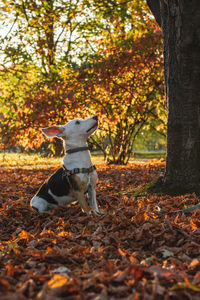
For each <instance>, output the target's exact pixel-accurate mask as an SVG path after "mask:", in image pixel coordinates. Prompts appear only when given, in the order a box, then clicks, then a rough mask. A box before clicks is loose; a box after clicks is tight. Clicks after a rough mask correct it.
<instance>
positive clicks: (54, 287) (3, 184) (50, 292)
mask: <svg viewBox="0 0 200 300" xmlns="http://www.w3.org/2000/svg"><path fill="white" fill-rule="evenodd" d="M97 169H98V175H99V183H98V186H97V199H98V202H99V205H100V207H101V208H102V209H104V211H105V212H106V215H105V216H100V217H99V216H86V215H85V214H84V213H83V212H82V211H81V209H80V207H79V205H78V204H72V205H70V206H68V207H67V208H66V209H64V208H57V209H55V210H53V211H51V212H49V213H45V214H42V215H39V214H38V213H36V212H34V211H32V210H31V209H30V208H29V201H30V198H31V197H32V196H33V194H34V193H35V191H36V190H37V188H38V187H39V186H40V184H41V183H42V182H43V180H44V179H45V178H47V176H49V175H50V174H51V173H52V172H53V171H54V170H55V168H51V169H47V168H46V169H40V170H38V169H37V170H33V169H7V168H2V169H1V170H0V209H1V211H0V213H1V218H0V240H1V243H0V299H1V300H10V299H11V300H25V299H38V300H61V299H95V300H97V299H99V300H106V299H144V300H146V299H156V300H159V299H183V300H184V299H192V300H197V299H200V218H199V217H200V209H196V210H194V211H193V212H189V213H187V214H186V213H181V214H162V213H160V212H159V208H160V209H165V210H166V211H176V210H182V209H185V208H187V207H188V206H191V205H195V204H197V203H198V202H199V199H198V197H197V196H196V195H195V194H188V195H184V196H180V197H170V196H157V195H155V194H151V195H147V194H142V195H140V196H139V197H134V196H132V193H131V190H132V189H133V188H136V187H142V186H143V185H145V184H146V183H148V182H151V181H152V180H153V179H155V178H157V177H158V176H159V175H160V174H161V173H162V172H163V169H164V162H160V161H151V162H146V163H142V164H136V163H132V164H129V165H127V166H125V167H122V166H106V165H104V164H101V165H97Z"/></svg>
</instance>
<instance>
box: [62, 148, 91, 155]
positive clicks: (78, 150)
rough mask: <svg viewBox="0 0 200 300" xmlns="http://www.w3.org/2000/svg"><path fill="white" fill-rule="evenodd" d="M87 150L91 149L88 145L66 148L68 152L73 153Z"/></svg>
mask: <svg viewBox="0 0 200 300" xmlns="http://www.w3.org/2000/svg"><path fill="white" fill-rule="evenodd" d="M86 150H89V148H88V147H78V148H74V149H69V150H66V153H67V154H71V153H75V152H80V151H86Z"/></svg>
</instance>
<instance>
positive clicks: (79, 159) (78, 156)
mask: <svg viewBox="0 0 200 300" xmlns="http://www.w3.org/2000/svg"><path fill="white" fill-rule="evenodd" d="M87 146H88V145H87V142H86V141H79V142H78V143H77V141H76V143H73V142H70V143H69V141H67V142H66V143H65V147H64V148H65V151H67V150H71V149H75V148H79V147H87ZM63 164H64V166H65V167H66V168H67V169H68V170H72V169H75V168H89V167H91V166H92V161H91V156H90V151H89V150H84V151H79V152H75V153H71V154H66V155H65V156H64V158H63Z"/></svg>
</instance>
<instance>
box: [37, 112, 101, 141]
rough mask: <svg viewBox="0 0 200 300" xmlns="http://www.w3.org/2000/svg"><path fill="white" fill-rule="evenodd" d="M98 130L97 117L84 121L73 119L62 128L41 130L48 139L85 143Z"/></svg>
mask: <svg viewBox="0 0 200 300" xmlns="http://www.w3.org/2000/svg"><path fill="white" fill-rule="evenodd" d="M97 128H98V117H97V116H94V117H92V118H88V119H86V120H82V119H74V120H72V121H70V122H68V123H67V124H65V125H63V126H50V127H45V128H42V132H43V133H44V134H45V135H46V136H48V137H60V138H62V139H63V140H65V141H70V140H73V141H74V142H75V141H77V143H78V142H79V141H82V140H84V141H86V140H87V138H88V137H89V136H90V135H91V134H92V133H93V132H94V131H95V130H96V129H97Z"/></svg>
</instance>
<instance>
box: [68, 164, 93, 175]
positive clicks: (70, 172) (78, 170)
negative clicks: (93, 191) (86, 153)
mask: <svg viewBox="0 0 200 300" xmlns="http://www.w3.org/2000/svg"><path fill="white" fill-rule="evenodd" d="M63 169H64V171H65V175H66V176H70V175H75V174H78V173H87V174H89V173H92V172H93V171H94V170H96V167H95V166H94V165H92V166H91V167H89V168H75V169H73V170H68V169H67V168H66V167H65V166H64V165H63Z"/></svg>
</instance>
